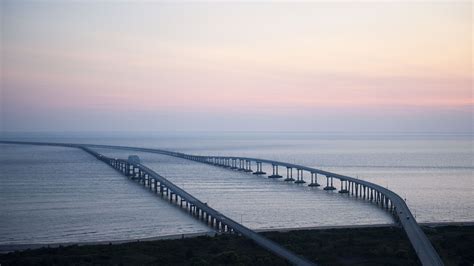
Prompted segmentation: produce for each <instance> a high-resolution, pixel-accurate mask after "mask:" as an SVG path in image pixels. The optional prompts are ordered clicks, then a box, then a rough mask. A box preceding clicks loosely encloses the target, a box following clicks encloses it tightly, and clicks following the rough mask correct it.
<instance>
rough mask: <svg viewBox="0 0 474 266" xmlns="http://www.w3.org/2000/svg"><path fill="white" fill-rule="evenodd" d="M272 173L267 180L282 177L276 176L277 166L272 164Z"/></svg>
mask: <svg viewBox="0 0 474 266" xmlns="http://www.w3.org/2000/svg"><path fill="white" fill-rule="evenodd" d="M272 172H273V174H272V175H270V176H268V178H282V176H281V175H279V174H278V165H277V164H272Z"/></svg>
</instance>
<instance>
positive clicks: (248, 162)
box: [245, 160, 253, 173]
mask: <svg viewBox="0 0 474 266" xmlns="http://www.w3.org/2000/svg"><path fill="white" fill-rule="evenodd" d="M245 162H246V168H245V172H247V173H251V172H253V170H252V161H250V160H247V161H245Z"/></svg>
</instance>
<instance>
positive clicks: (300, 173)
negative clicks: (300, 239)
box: [0, 141, 443, 265]
mask: <svg viewBox="0 0 474 266" xmlns="http://www.w3.org/2000/svg"><path fill="white" fill-rule="evenodd" d="M0 143H10V144H31V145H51V146H66V147H78V148H80V147H84V146H87V147H95V148H110V149H122V150H130V151H140V152H150V153H158V154H163V155H169V156H174V157H178V158H183V159H188V160H193V161H196V162H201V163H206V164H211V165H214V166H218V167H224V168H229V169H231V170H237V171H243V172H248V173H253V174H255V175H264V174H266V173H265V172H263V168H262V164H269V165H271V166H272V170H273V171H272V172H273V173H272V175H270V176H268V177H269V178H282V176H281V175H279V173H278V170H279V168H286V173H287V176H286V178H285V181H287V182H294V183H297V184H304V183H306V181H305V180H304V174H305V173H306V174H310V175H311V183H310V184H308V186H320V185H321V184H319V183H318V175H320V177H322V178H325V179H326V186H325V187H324V190H337V189H336V187H334V179H337V180H339V182H340V190H339V192H340V193H350V194H352V195H355V196H356V197H361V198H363V199H366V200H369V201H372V202H374V203H376V204H379V205H380V206H381V207H383V208H385V209H387V210H388V211H390V212H391V213H392V215H393V216H394V218H395V220H396V221H397V222H399V223H400V225H401V226H402V227H403V229H404V230H405V232H406V234H407V236H408V239H409V240H410V242H411V244H412V246H413V248H414V250H415V252H416V254H417V256H418V258H419V259H420V261H421V263H422V264H423V265H443V262H442V260H441V258H440V257H439V255H438V253H437V252H436V250H435V249H434V248H433V246H432V245H431V242H430V241H429V240H428V238H427V237H426V235H425V233H424V232H423V231H422V230H421V228H420V226H419V225H418V223H417V222H416V220H415V218H414V217H413V215H412V213H411V211H410V209H409V208H408V206H407V205H406V203H405V201H404V200H403V199H402V198H401V197H400V196H399V195H397V194H396V193H395V192H393V191H391V190H389V189H387V188H384V187H382V186H379V185H377V184H374V183H371V182H368V181H364V180H360V179H357V178H354V177H350V176H345V175H340V174H336V173H332V172H328V171H323V170H321V169H317V168H311V167H306V166H303V165H297V164H291V163H285V162H279V161H274V160H266V159H259V158H250V157H235V156H200V155H190V154H185V153H179V152H172V151H167V150H161V149H149V148H138V147H128V146H110V145H95V144H71V143H42V142H18V141H0ZM253 165H254V166H255V168H256V170H255V171H254V170H253V169H252V166H253ZM293 169H295V170H296V172H297V176H296V178H297V179H296V180H295V179H294V177H293Z"/></svg>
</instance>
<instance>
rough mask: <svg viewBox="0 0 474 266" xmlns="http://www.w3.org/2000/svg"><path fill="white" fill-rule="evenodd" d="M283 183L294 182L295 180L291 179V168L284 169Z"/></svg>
mask: <svg viewBox="0 0 474 266" xmlns="http://www.w3.org/2000/svg"><path fill="white" fill-rule="evenodd" d="M284 181H287V182H291V181H295V179H294V178H293V168H291V167H288V166H287V167H286V178H285V179H284Z"/></svg>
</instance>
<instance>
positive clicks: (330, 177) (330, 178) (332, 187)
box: [324, 176, 336, 190]
mask: <svg viewBox="0 0 474 266" xmlns="http://www.w3.org/2000/svg"><path fill="white" fill-rule="evenodd" d="M329 180H331V184H329ZM335 189H336V188H335V187H334V186H333V180H332V176H326V187H325V188H324V190H335Z"/></svg>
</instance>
